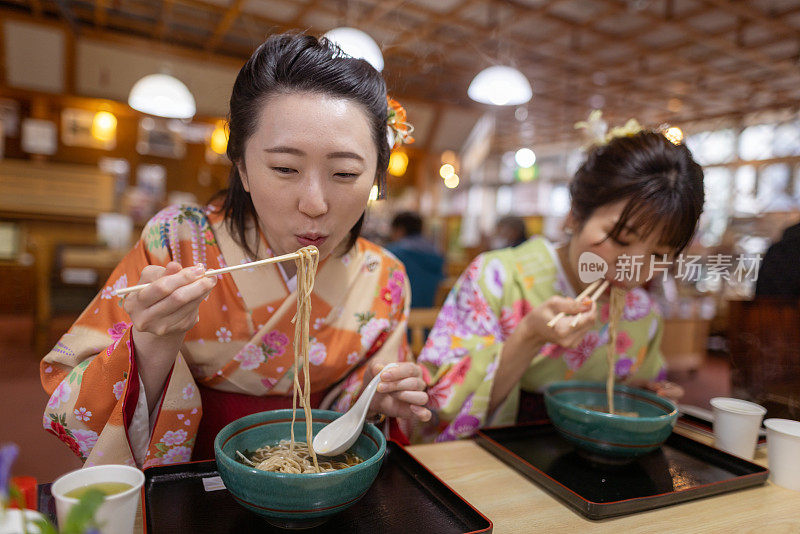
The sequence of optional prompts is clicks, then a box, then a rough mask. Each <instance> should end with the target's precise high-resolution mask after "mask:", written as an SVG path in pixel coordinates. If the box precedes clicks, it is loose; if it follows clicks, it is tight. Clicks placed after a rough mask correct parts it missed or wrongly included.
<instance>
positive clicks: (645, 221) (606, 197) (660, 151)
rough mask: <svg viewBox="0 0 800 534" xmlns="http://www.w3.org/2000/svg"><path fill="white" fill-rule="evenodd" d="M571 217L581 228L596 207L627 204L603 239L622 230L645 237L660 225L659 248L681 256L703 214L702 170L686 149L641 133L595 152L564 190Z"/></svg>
mask: <svg viewBox="0 0 800 534" xmlns="http://www.w3.org/2000/svg"><path fill="white" fill-rule="evenodd" d="M569 191H570V196H571V197H572V206H571V210H572V216H573V217H574V219H575V220H576V222H577V223H578V224H579V225H581V226H582V225H583V224H584V223H585V222H586V221H587V220H588V219H589V217H591V216H592V213H594V211H595V210H596V209H598V208H599V207H601V206H605V205H606V204H613V203H614V202H618V201H620V200H627V203H626V204H625V208H624V209H623V210H622V214H621V215H620V218H619V220H618V221H617V223H616V224H615V225H614V228H612V229H611V231H610V232H609V233H608V236H609V237H611V238H614V239H619V236H620V233H621V232H622V230H623V229H625V228H626V227H627V228H629V229H630V228H633V229H635V230H636V232H637V233H638V234H639V236H641V237H645V236H648V235H649V234H650V233H651V232H652V231H653V230H654V229H656V228H657V227H658V226H659V225H660V224H664V228H663V229H662V235H661V242H662V243H663V244H665V245H668V246H670V247H671V248H672V249H673V251H674V253H675V254H678V253H680V252H681V251H682V250H683V249H684V248H686V246H687V245H688V244H689V242H690V241H691V239H692V236H693V235H694V232H695V230H696V228H697V221H698V219H699V218H700V214H701V213H702V211H703V200H704V198H705V193H704V190H703V169H702V168H701V167H700V165H698V164H697V163H696V162H695V161H694V159H693V158H692V153H691V152H690V151H689V149H688V148H686V146H685V145H683V144H679V145H675V144H673V143H672V142H670V141H669V140H668V139H667V138H666V137H664V135H662V134H661V133H659V132H654V131H643V132H639V133H638V134H636V135H632V136H626V137H616V138H614V139H612V140H611V141H610V142H609V143H608V144H606V145H603V146H599V147H595V148H594V149H592V150H591V152H589V155H588V157H587V159H586V161H585V162H584V164H583V165H581V167H580V169H578V171H577V172H576V173H575V176H574V177H573V179H572V182H571V183H570V187H569Z"/></svg>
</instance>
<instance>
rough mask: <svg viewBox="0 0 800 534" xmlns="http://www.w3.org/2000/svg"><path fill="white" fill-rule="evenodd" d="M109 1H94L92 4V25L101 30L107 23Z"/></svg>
mask: <svg viewBox="0 0 800 534" xmlns="http://www.w3.org/2000/svg"><path fill="white" fill-rule="evenodd" d="M109 2H110V0H95V2H94V25H95V26H97V27H98V28H102V27H104V26H105V25H106V23H107V22H108V4H109Z"/></svg>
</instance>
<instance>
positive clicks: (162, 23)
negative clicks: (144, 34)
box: [153, 0, 175, 41]
mask: <svg viewBox="0 0 800 534" xmlns="http://www.w3.org/2000/svg"><path fill="white" fill-rule="evenodd" d="M174 5H175V0H163V1H162V2H161V15H160V16H159V17H158V25H157V26H156V29H155V31H154V32H153V37H154V38H156V39H158V40H160V41H161V40H164V38H165V37H166V36H167V29H168V28H169V21H170V19H171V18H172V7H173V6H174Z"/></svg>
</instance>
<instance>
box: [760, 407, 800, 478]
mask: <svg viewBox="0 0 800 534" xmlns="http://www.w3.org/2000/svg"><path fill="white" fill-rule="evenodd" d="M764 426H765V427H767V456H768V458H769V477H770V479H772V481H773V482H774V483H775V484H777V485H778V486H783V487H784V488H789V489H791V490H795V491H800V421H792V420H790V419H767V420H766V421H764Z"/></svg>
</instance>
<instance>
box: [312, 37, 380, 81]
mask: <svg viewBox="0 0 800 534" xmlns="http://www.w3.org/2000/svg"><path fill="white" fill-rule="evenodd" d="M323 37H325V38H326V39H328V40H329V41H331V42H333V43H335V44H336V45H337V46H338V47H339V48H341V49H342V52H344V53H345V54H347V55H348V56H350V57H354V58H357V59H365V60H367V63H369V64H370V65H372V66H373V67H375V68H376V69H377V70H378V72H381V71H382V70H383V54H381V49H380V47H379V46H378V43H376V42H375V41H374V40H373V39H372V37H370V36H369V35H367V34H366V33H364V32H362V31H361V30H357V29H355V28H348V27H346V26H343V27H341V28H334V29H332V30H331V31H329V32H327V33H325V35H323Z"/></svg>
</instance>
